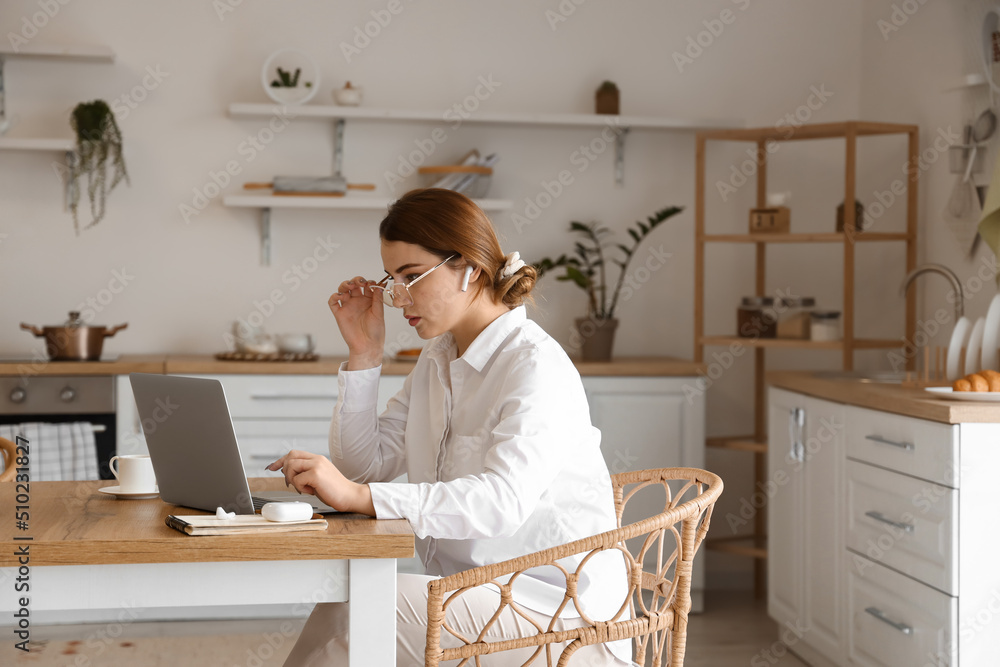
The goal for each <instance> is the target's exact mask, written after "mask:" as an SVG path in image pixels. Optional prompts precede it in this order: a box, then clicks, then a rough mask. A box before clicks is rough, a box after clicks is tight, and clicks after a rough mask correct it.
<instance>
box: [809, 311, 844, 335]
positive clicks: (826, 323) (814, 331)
mask: <svg viewBox="0 0 1000 667" xmlns="http://www.w3.org/2000/svg"><path fill="white" fill-rule="evenodd" d="M809 338H811V339H812V340H819V341H833V340H840V311H839V310H814V311H812V313H811V317H810V323H809Z"/></svg>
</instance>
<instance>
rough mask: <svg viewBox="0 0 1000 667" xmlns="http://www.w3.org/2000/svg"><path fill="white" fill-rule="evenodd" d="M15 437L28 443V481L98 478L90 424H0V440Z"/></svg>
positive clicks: (94, 445) (95, 449) (94, 444)
mask: <svg viewBox="0 0 1000 667" xmlns="http://www.w3.org/2000/svg"><path fill="white" fill-rule="evenodd" d="M16 436H21V437H22V438H25V439H26V440H27V441H28V442H29V443H30V462H29V466H28V467H29V471H30V473H31V481H33V482H62V481H82V480H90V479H100V475H98V473H97V442H96V440H95V439H94V427H93V425H91V423H90V422H69V423H65V424H49V423H46V422H27V423H24V424H12V425H0V437H4V438H7V439H8V440H14V439H15V437H16Z"/></svg>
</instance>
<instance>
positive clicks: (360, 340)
mask: <svg viewBox="0 0 1000 667" xmlns="http://www.w3.org/2000/svg"><path fill="white" fill-rule="evenodd" d="M375 284H376V283H375V281H374V280H367V279H365V278H364V277H363V276H355V277H354V278H351V279H350V280H347V281H344V282H342V283H340V286H339V287H338V288H337V293H336V294H333V295H332V296H331V297H330V300H329V301H328V304H329V306H330V311H331V312H332V313H333V316H334V318H335V319H336V320H337V326H338V327H339V328H340V333H341V335H342V336H343V337H344V342H345V343H347V349H348V351H349V357H348V363H347V368H348V370H362V369H365V368H374V367H376V366H378V365H379V364H380V363H382V350H383V348H384V347H385V311H384V306H383V302H382V293H381V290H378V289H373V288H374V286H375Z"/></svg>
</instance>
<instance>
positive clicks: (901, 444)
mask: <svg viewBox="0 0 1000 667" xmlns="http://www.w3.org/2000/svg"><path fill="white" fill-rule="evenodd" d="M865 440H871V441H872V442H880V443H882V444H883V445H892V446H893V447H899V448H900V449H905V450H907V451H912V450H913V449H914V447H913V443H912V442H896V441H895V440H887V439H886V438H883V437H882V436H880V435H866V436H865Z"/></svg>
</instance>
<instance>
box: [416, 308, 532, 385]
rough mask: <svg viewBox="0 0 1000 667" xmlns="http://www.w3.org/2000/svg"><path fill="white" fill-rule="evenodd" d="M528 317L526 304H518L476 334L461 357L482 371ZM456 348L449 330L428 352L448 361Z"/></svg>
mask: <svg viewBox="0 0 1000 667" xmlns="http://www.w3.org/2000/svg"><path fill="white" fill-rule="evenodd" d="M527 319H528V314H527V309H526V308H525V307H524V306H518V307H516V308H513V309H512V310H510V311H509V312H506V313H504V314H503V315H501V316H500V317H498V318H496V319H495V320H493V321H492V322H490V323H489V324H488V325H487V326H486V328H485V329H483V330H482V332H481V333H480V334H479V335H478V336H476V339H475V340H474V341H472V344H471V345H469V349H467V350H466V351H465V354H463V355H462V356H461V359H462V360H464V361H465V362H466V363H467V364H469V365H470V366H472V367H473V368H474V369H476V371H477V372H480V373H481V372H482V370H483V367H484V366H486V362H487V361H489V360H490V357H492V356H493V353H494V352H496V350H497V348H498V347H500V344H501V343H503V342H504V341H505V340H506V339H507V336H508V335H509V334H510V332H511V331H513V330H514V329H516V328H517V327H519V326H520V325H521V324H522V323H524V322H525V321H526V320H527ZM454 349H455V337H454V336H453V335H452V333H451V332H450V331H449V332H448V333H445V334H442V335H440V336H438V337H437V338H436V339H435V340H434V343H433V344H432V345H431V349H430V350H428V354H429V356H431V357H432V358H434V359H435V360H437V361H439V362H442V363H448V362H450V361H452V360H453V358H454V354H455V353H454Z"/></svg>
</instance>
